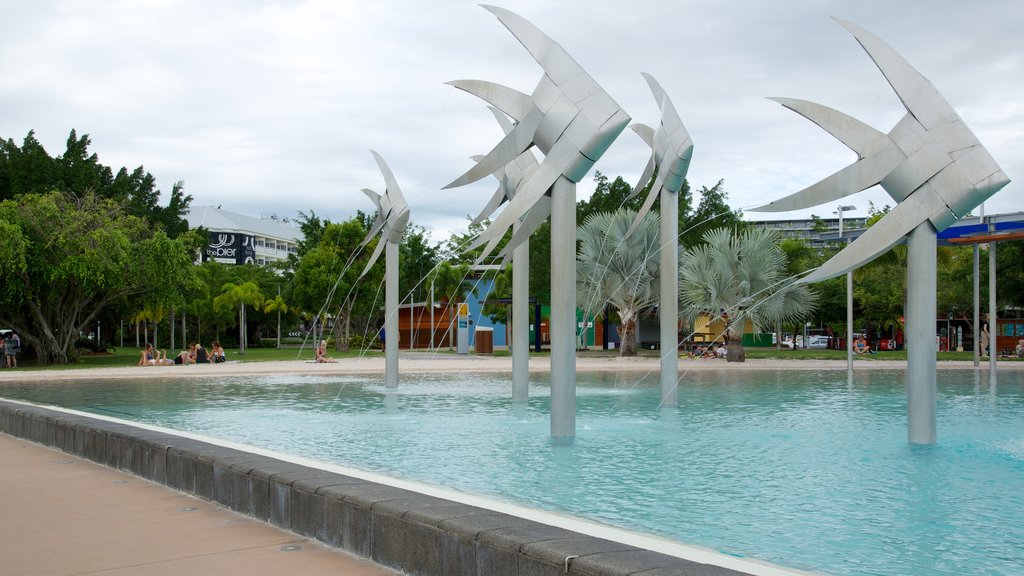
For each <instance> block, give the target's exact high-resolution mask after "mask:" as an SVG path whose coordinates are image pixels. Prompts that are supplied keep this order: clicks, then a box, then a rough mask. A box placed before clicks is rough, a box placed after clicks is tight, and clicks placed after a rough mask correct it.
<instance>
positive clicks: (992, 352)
mask: <svg viewBox="0 0 1024 576" xmlns="http://www.w3.org/2000/svg"><path fill="white" fill-rule="evenodd" d="M998 340H999V318H998V316H997V314H996V243H995V242H989V243H988V368H989V380H991V381H992V382H995V380H996V358H998V357H999V347H998V346H997V345H996V343H997V342H998Z"/></svg>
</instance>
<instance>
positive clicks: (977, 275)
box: [973, 202, 985, 368]
mask: <svg viewBox="0 0 1024 576" xmlns="http://www.w3.org/2000/svg"><path fill="white" fill-rule="evenodd" d="M978 223H979V224H984V223H985V203H984V202H982V203H981V206H979V207H978ZM973 252H974V354H973V356H974V367H975V368H977V367H979V366H980V365H981V247H980V246H979V245H978V243H977V242H975V243H974V250H973Z"/></svg>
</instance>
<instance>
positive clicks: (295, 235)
mask: <svg viewBox="0 0 1024 576" xmlns="http://www.w3.org/2000/svg"><path fill="white" fill-rule="evenodd" d="M185 219H186V220H188V226H189V228H199V227H203V228H205V229H206V230H207V231H208V232H209V235H210V236H209V244H208V245H207V247H206V248H205V250H204V251H203V253H202V254H201V260H202V261H203V262H206V261H207V260H215V261H217V262H220V263H222V264H249V263H253V264H269V263H271V262H280V261H281V260H286V259H288V255H289V254H293V253H295V252H296V251H297V250H298V247H299V241H300V240H302V231H300V230H299V229H298V228H296V227H293V226H290V225H289V221H288V219H287V218H279V217H277V216H276V215H270V214H265V215H263V216H262V217H260V218H253V217H252V216H246V215H244V214H239V213H237V212H229V211H227V210H221V209H220V207H214V206H193V207H192V208H191V209H190V210H189V212H188V214H187V215H186V216H185Z"/></svg>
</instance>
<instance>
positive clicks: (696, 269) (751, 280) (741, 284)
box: [679, 228, 818, 362]
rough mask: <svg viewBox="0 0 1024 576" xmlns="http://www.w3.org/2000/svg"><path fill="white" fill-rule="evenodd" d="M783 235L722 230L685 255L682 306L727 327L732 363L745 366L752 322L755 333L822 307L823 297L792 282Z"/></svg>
mask: <svg viewBox="0 0 1024 576" xmlns="http://www.w3.org/2000/svg"><path fill="white" fill-rule="evenodd" d="M778 239H779V236H778V233H777V232H776V231H774V230H769V229H766V228H749V229H747V230H744V231H743V232H741V233H738V234H734V233H733V232H732V231H730V230H729V229H727V228H718V229H715V230H711V231H709V232H707V233H706V234H704V237H703V244H699V245H697V246H695V247H693V248H691V249H689V250H686V251H685V252H683V253H682V254H681V255H680V263H679V302H680V308H681V310H680V311H681V312H682V314H683V315H684V316H686V317H687V318H689V319H691V320H692V319H694V318H696V317H697V316H698V315H699V314H707V315H709V316H710V317H711V319H712V320H722V321H724V323H725V334H724V336H725V344H726V346H727V358H728V360H729V361H730V362H743V361H744V359H745V354H744V352H743V344H742V336H743V326H744V324H745V323H746V321H747V319H750V320H752V321H753V324H754V327H755V330H759V329H760V327H762V326H775V325H776V323H785V322H794V321H801V320H804V319H806V318H807V317H808V316H810V314H811V312H813V311H814V308H815V306H816V305H817V300H818V296H817V293H815V292H814V291H812V290H811V289H810V288H809V287H808V286H807V285H806V284H794V279H793V278H787V277H786V273H785V270H786V254H785V253H784V252H783V251H782V249H781V248H779V246H778Z"/></svg>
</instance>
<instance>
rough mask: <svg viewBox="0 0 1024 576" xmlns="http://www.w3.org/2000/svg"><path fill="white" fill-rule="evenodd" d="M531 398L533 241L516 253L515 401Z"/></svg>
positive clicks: (513, 262)
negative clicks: (531, 278) (531, 273)
mask: <svg viewBox="0 0 1024 576" xmlns="http://www.w3.org/2000/svg"><path fill="white" fill-rule="evenodd" d="M574 210H575V209H574ZM573 214H574V215H575V212H573ZM518 226H519V224H516V226H515V227H518ZM515 227H513V228H515ZM573 245H574V246H575V241H574V242H573ZM537 330H538V331H539V330H540V327H539V326H538V327H537ZM529 396H530V241H529V239H527V240H524V241H523V242H522V243H521V244H519V245H518V246H516V247H515V249H514V250H513V251H512V401H513V402H526V400H527V399H528V398H529Z"/></svg>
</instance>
